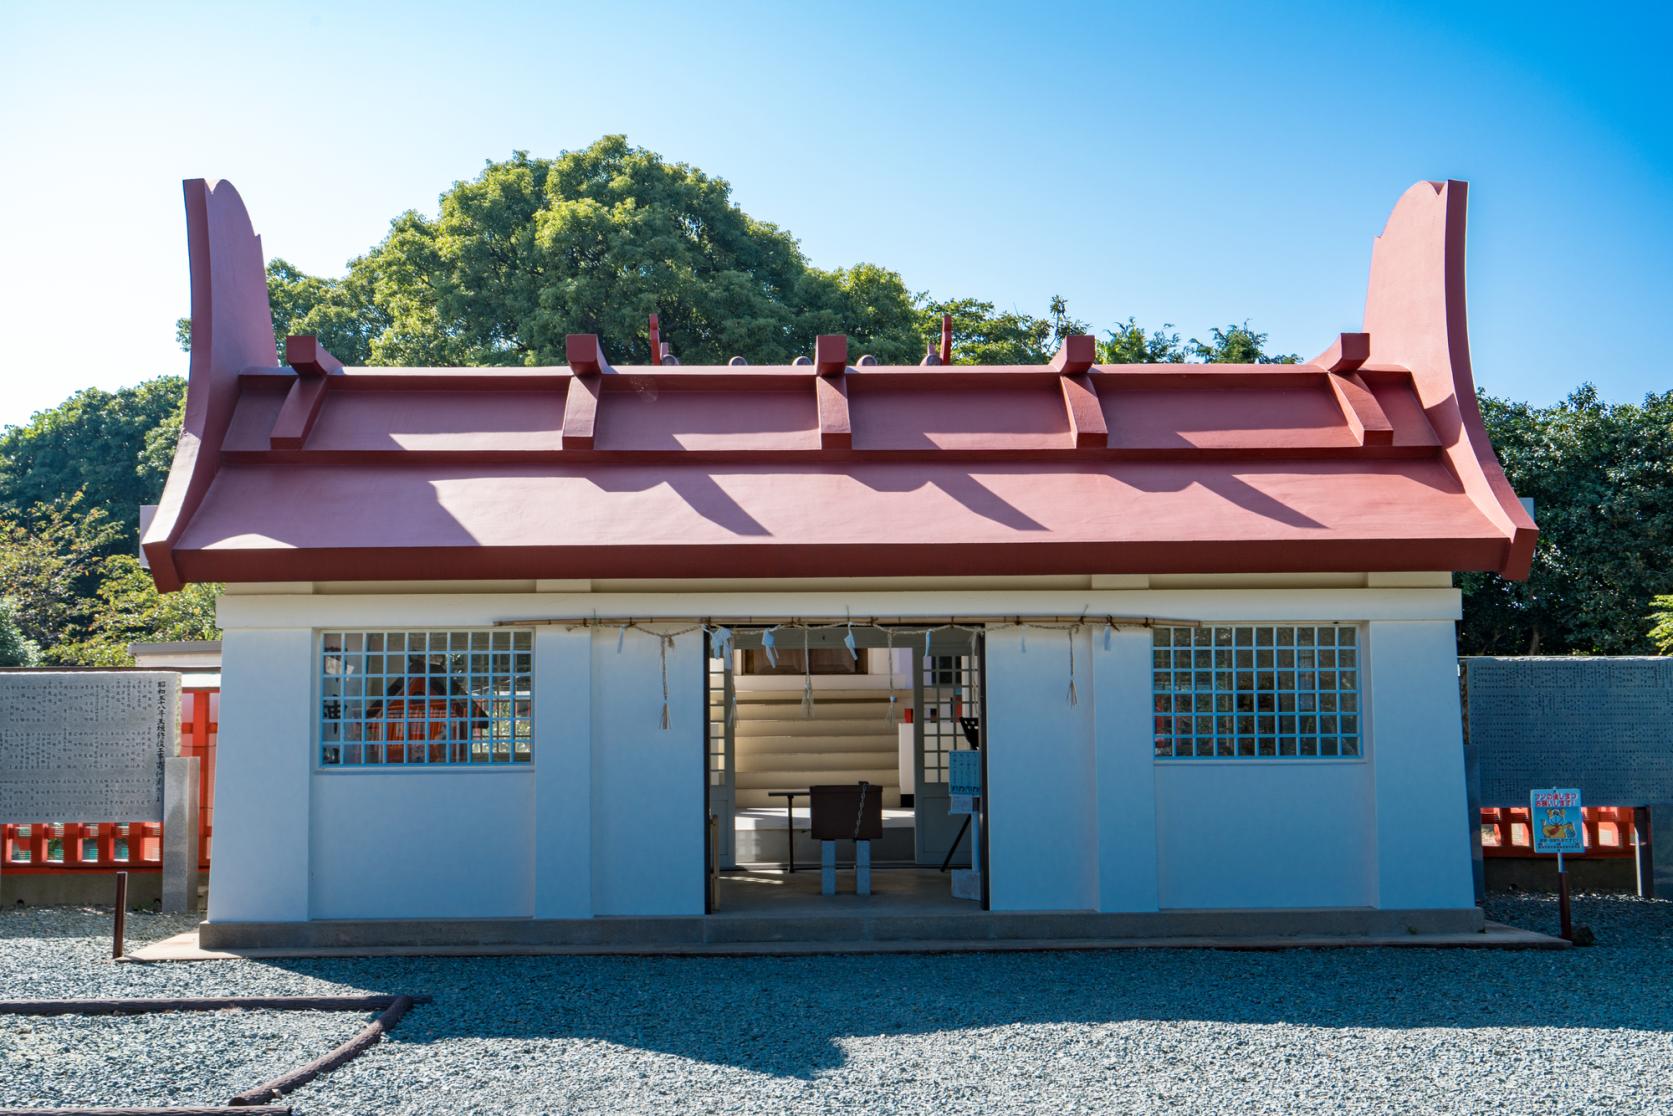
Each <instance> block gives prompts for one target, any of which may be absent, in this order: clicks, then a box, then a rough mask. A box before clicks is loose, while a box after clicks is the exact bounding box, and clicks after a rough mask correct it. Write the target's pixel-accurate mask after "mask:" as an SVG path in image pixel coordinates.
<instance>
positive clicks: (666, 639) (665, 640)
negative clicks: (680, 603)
mask: <svg viewBox="0 0 1673 1116" xmlns="http://www.w3.org/2000/svg"><path fill="white" fill-rule="evenodd" d="M657 642H658V643H659V644H661V650H662V728H663V729H664V731H666V730H667V728H668V645H669V644H671V643H673V642H674V637H673V636H671V635H658V636H657Z"/></svg>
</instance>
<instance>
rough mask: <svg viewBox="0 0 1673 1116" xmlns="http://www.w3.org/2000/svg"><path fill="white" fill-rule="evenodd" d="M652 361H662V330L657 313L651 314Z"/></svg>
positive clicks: (654, 362) (655, 362) (657, 362)
mask: <svg viewBox="0 0 1673 1116" xmlns="http://www.w3.org/2000/svg"><path fill="white" fill-rule="evenodd" d="M651 363H652V364H661V363H662V330H661V328H660V327H659V325H658V323H657V320H656V315H655V314H652V315H651Z"/></svg>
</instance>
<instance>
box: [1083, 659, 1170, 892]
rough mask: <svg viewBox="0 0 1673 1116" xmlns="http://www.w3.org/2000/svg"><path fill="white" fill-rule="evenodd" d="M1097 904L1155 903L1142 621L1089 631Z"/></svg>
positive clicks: (1148, 711)
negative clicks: (1138, 625)
mask: <svg viewBox="0 0 1673 1116" xmlns="http://www.w3.org/2000/svg"><path fill="white" fill-rule="evenodd" d="M1092 640H1093V653H1092V668H1093V705H1092V707H1093V710H1094V712H1095V715H1096V718H1097V720H1096V730H1095V733H1096V734H1095V737H1094V744H1093V749H1094V753H1095V755H1094V764H1095V767H1096V772H1095V782H1096V786H1097V798H1098V803H1097V805H1098V909H1099V910H1101V911H1154V910H1155V909H1156V908H1157V904H1158V902H1159V900H1158V892H1157V886H1158V881H1157V860H1156V763H1155V760H1154V759H1153V758H1152V755H1151V744H1150V737H1151V707H1152V703H1151V682H1150V679H1151V675H1150V662H1151V639H1150V632H1149V631H1148V630H1146V629H1143V628H1139V629H1123V630H1121V631H1118V632H1115V633H1114V634H1113V635H1112V636H1111V637H1110V641H1109V642H1110V645H1109V647H1108V648H1105V647H1104V634H1103V633H1102V632H1100V631H1096V630H1095V631H1094V633H1093V635H1092Z"/></svg>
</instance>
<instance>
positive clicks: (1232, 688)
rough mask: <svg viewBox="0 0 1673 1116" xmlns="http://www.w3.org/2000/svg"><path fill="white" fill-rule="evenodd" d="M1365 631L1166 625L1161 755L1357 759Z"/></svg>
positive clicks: (1159, 703)
mask: <svg viewBox="0 0 1673 1116" xmlns="http://www.w3.org/2000/svg"><path fill="white" fill-rule="evenodd" d="M1359 667H1360V663H1359V633H1358V629H1357V628H1355V627H1353V626H1351V625H1343V624H1338V625H1316V626H1315V625H1302V626H1296V625H1272V624H1266V625H1242V624H1232V625H1217V626H1204V627H1200V628H1183V627H1157V628H1156V629H1154V631H1153V634H1152V654H1151V692H1152V694H1153V710H1154V713H1153V717H1154V720H1153V742H1154V749H1155V756H1156V758H1157V759H1194V758H1220V759H1267V758H1274V759H1286V758H1291V757H1294V758H1304V759H1315V758H1332V759H1357V758H1358V757H1359V755H1360V723H1359V718H1360V703H1359Z"/></svg>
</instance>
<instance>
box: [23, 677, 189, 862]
mask: <svg viewBox="0 0 1673 1116" xmlns="http://www.w3.org/2000/svg"><path fill="white" fill-rule="evenodd" d="M220 707H221V691H220V690H219V689H216V688H213V687H198V686H193V687H191V688H189V689H182V690H181V691H180V754H181V755H183V756H197V757H198V866H199V867H200V868H202V869H204V870H206V871H207V870H208V868H209V841H210V836H211V834H213V833H214V828H215V740H216V737H217V735H218V734H219V732H220V711H221V709H220ZM162 865H163V827H162V825H161V824H159V823H157V822H65V823H63V824H62V825H55V824H54V825H48V824H41V823H39V822H36V823H28V822H23V823H19V824H14V825H0V872H7V873H13V874H21V875H31V874H35V875H40V874H49V873H59V872H80V871H106V872H108V871H110V870H111V869H112V868H125V869H128V870H130V871H156V870H159V869H161V868H162Z"/></svg>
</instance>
